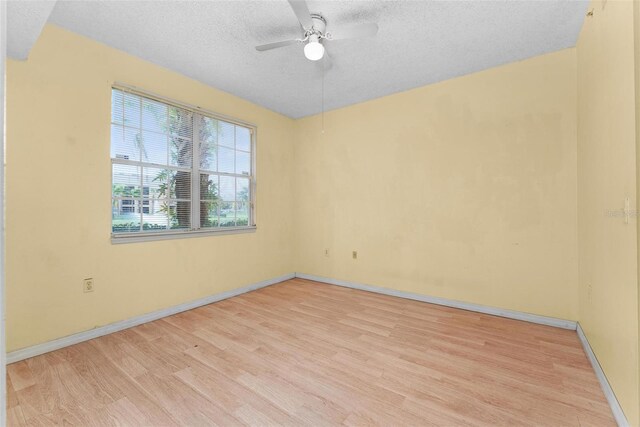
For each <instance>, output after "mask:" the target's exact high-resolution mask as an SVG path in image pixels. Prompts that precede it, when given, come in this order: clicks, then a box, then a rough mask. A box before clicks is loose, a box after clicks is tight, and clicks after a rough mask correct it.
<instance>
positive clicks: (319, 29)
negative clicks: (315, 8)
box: [310, 13, 327, 36]
mask: <svg viewBox="0 0 640 427" xmlns="http://www.w3.org/2000/svg"><path fill="white" fill-rule="evenodd" d="M311 21H312V22H313V29H312V30H311V29H310V30H311V31H313V32H314V33H316V34H319V35H322V36H324V34H325V31H326V30H327V20H326V19H324V17H323V16H322V15H320V14H318V13H312V14H311Z"/></svg>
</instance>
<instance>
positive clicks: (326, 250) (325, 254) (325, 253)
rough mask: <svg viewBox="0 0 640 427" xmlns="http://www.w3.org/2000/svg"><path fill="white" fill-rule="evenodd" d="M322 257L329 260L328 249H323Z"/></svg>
mask: <svg viewBox="0 0 640 427" xmlns="http://www.w3.org/2000/svg"><path fill="white" fill-rule="evenodd" d="M324 256H326V257H327V258H329V249H325V250H324Z"/></svg>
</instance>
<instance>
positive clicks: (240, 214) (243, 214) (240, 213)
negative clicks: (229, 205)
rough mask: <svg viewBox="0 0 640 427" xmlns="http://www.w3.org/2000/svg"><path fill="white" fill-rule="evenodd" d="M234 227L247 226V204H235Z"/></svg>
mask: <svg viewBox="0 0 640 427" xmlns="http://www.w3.org/2000/svg"><path fill="white" fill-rule="evenodd" d="M236 225H237V226H242V225H249V203H247V202H240V203H236Z"/></svg>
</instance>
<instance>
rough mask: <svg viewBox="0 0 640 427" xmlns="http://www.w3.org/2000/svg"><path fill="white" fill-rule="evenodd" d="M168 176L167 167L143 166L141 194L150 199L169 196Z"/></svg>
mask: <svg viewBox="0 0 640 427" xmlns="http://www.w3.org/2000/svg"><path fill="white" fill-rule="evenodd" d="M169 176H170V171H169V170H168V169H160V168H143V169H142V185H143V187H142V196H143V197H145V198H152V199H167V198H169V194H167V193H168V190H169Z"/></svg>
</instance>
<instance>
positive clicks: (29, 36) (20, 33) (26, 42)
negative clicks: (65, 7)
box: [0, 0, 56, 60]
mask: <svg viewBox="0 0 640 427" xmlns="http://www.w3.org/2000/svg"><path fill="white" fill-rule="evenodd" d="M0 1H2V0H0ZM55 4H56V2H55V0H44V1H35V0H34V1H26V0H22V1H16V0H13V1H9V2H7V17H8V18H7V55H9V57H10V58H13V59H21V60H23V59H27V56H28V55H29V51H30V50H31V47H32V46H33V45H34V44H35V42H36V40H38V36H39V35H40V33H41V32H42V28H44V24H46V23H47V19H49V15H50V14H51V11H52V10H53V7H54V6H55Z"/></svg>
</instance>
